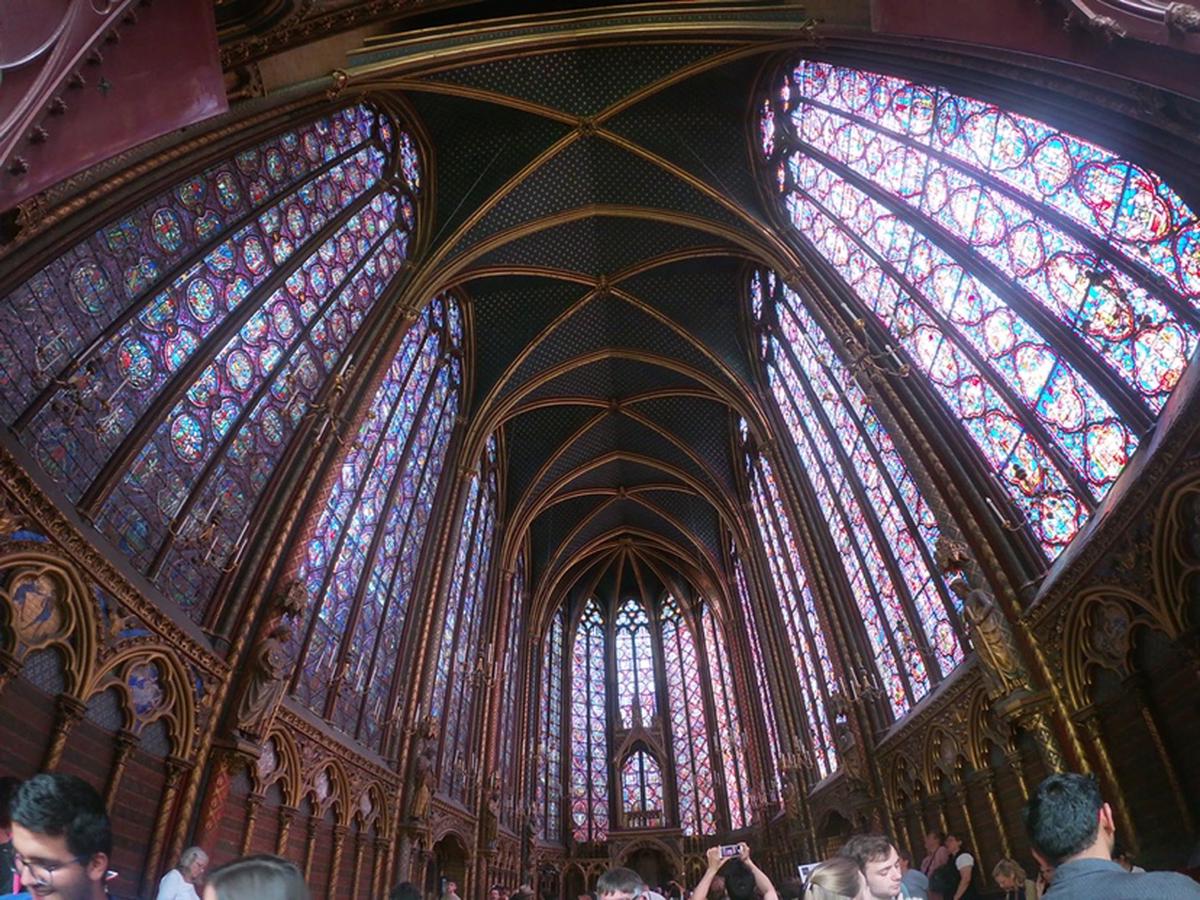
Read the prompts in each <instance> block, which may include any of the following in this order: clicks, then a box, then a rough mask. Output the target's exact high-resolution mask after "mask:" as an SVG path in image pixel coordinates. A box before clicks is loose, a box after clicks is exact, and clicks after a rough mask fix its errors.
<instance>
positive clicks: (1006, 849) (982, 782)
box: [975, 769, 1012, 859]
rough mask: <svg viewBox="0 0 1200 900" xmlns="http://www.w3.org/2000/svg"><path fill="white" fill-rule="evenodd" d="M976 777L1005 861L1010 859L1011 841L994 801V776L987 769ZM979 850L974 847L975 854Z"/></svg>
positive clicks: (996, 802) (977, 847)
mask: <svg viewBox="0 0 1200 900" xmlns="http://www.w3.org/2000/svg"><path fill="white" fill-rule="evenodd" d="M977 776H978V777H977V780H978V782H979V786H980V787H982V788H983V795H984V797H986V798H987V804H988V812H990V813H991V815H992V819H993V820H994V821H995V822H996V831H997V833H998V834H999V835H1000V850H1001V852H1003V854H1004V858H1005V859H1012V840H1011V839H1010V838H1009V836H1008V826H1007V825H1006V824H1005V823H1004V816H1002V815H1000V802H999V801H998V800H997V799H996V776H995V775H993V774H992V773H991V771H989V770H987V769H985V770H983V771H982V772H979V773H977ZM979 849H980V848H979V846H978V845H976V846H975V850H976V852H978V851H979Z"/></svg>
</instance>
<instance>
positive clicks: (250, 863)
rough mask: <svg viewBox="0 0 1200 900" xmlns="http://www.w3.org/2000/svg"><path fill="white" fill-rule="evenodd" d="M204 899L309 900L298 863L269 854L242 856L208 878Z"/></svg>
mask: <svg viewBox="0 0 1200 900" xmlns="http://www.w3.org/2000/svg"><path fill="white" fill-rule="evenodd" d="M204 900H309V897H308V888H307V887H306V886H305V884H304V875H303V874H302V873H301V872H300V870H299V869H298V868H296V864H295V863H293V862H290V861H289V860H286V859H282V858H280V857H278V856H272V855H270V854H268V853H263V854H259V855H257V856H243V857H242V858H241V859H235V860H234V861H233V862H231V863H226V864H225V865H223V866H221V867H220V868H218V869H214V870H213V873H212V874H211V875H209V877H208V884H206V885H205V886H204Z"/></svg>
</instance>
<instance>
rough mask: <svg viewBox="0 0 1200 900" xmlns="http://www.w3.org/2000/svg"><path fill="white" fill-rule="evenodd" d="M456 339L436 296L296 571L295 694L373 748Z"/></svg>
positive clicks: (358, 436)
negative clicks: (302, 607)
mask: <svg viewBox="0 0 1200 900" xmlns="http://www.w3.org/2000/svg"><path fill="white" fill-rule="evenodd" d="M461 341H462V333H461V321H460V317H459V314H458V310H457V306H456V304H455V302H454V300H453V299H452V298H450V297H448V296H440V297H437V298H435V299H434V300H433V301H432V302H431V303H429V304H428V305H427V306H426V308H425V310H424V311H423V312H422V314H421V316H420V317H419V318H418V319H417V321H416V322H415V323H414V324H413V325H412V327H411V328H410V329H409V331H408V333H407V334H406V335H405V337H404V339H403V341H402V343H401V345H400V348H399V350H398V352H397V353H396V355H395V357H394V358H393V360H392V363H391V365H390V366H389V368H388V370H387V372H386V373H385V375H384V377H383V380H382V382H381V383H380V385H379V387H378V388H377V390H376V392H375V395H374V397H373V398H372V400H371V402H370V404H369V406H368V407H367V412H366V415H365V417H364V418H363V420H362V422H361V424H360V425H359V427H358V429H357V432H356V433H355V435H354V439H353V440H352V441H349V442H348V443H347V445H346V449H345V450H344V451H343V455H342V457H341V459H340V460H339V464H338V467H337V469H336V476H335V478H334V481H333V484H332V487H331V488H330V493H329V496H328V499H327V501H326V502H325V503H324V505H323V506H322V508H321V512H320V514H319V516H317V519H316V521H315V523H314V525H313V527H312V529H311V531H310V533H309V537H308V541H307V544H306V547H305V554H304V557H303V559H302V561H301V563H300V567H299V570H298V573H297V574H298V577H299V578H300V580H301V582H302V583H303V585H304V587H305V589H306V593H307V595H308V597H309V598H310V607H309V610H308V612H307V615H306V618H305V626H304V628H303V629H301V630H297V632H296V633H295V634H294V635H293V639H292V649H293V651H294V652H295V654H296V657H297V658H298V660H299V663H300V664H299V666H298V667H297V675H296V682H295V687H294V691H295V696H296V698H297V699H298V700H300V702H302V703H304V704H305V705H306V706H308V707H309V708H310V709H311V710H313V712H315V713H317V714H318V715H322V716H328V717H329V718H330V720H331V721H332V723H333V724H334V725H335V726H336V727H338V728H340V729H342V730H343V731H345V732H346V733H348V734H351V735H355V736H358V737H359V738H360V739H362V740H364V741H365V742H367V743H368V744H369V745H371V746H377V745H378V741H379V739H380V733H379V729H380V725H381V723H382V722H384V721H386V720H387V719H389V718H391V706H390V705H389V703H394V702H395V700H394V699H392V698H393V694H394V688H393V684H392V682H393V679H394V676H395V674H396V656H397V651H398V648H399V646H400V640H401V637H402V633H403V628H404V622H405V615H406V612H407V610H408V600H409V595H410V594H411V592H412V586H413V583H414V580H415V575H416V568H417V561H418V558H419V556H420V552H421V548H422V546H423V544H424V539H425V533H426V529H427V525H428V522H429V513H430V509H431V508H432V506H433V499H434V492H435V490H436V488H437V484H438V481H439V477H440V475H441V471H442V467H443V464H444V462H445V454H446V445H447V442H448V440H449V435H450V429H451V426H452V424H453V421H454V417H455V414H456V412H457V409H458V390H459V383H460V379H461V372H460V368H459V366H460V363H459V353H458V352H457V348H458V347H459V346H460V345H461Z"/></svg>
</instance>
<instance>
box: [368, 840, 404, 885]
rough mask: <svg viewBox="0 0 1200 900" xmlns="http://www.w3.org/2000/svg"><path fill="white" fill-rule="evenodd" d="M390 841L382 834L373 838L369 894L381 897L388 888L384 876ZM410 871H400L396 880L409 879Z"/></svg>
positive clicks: (389, 852) (389, 853) (390, 845)
mask: <svg viewBox="0 0 1200 900" xmlns="http://www.w3.org/2000/svg"><path fill="white" fill-rule="evenodd" d="M391 847H392V842H391V841H389V840H388V839H387V838H385V837H383V836H382V835H380V836H378V837H376V838H375V859H374V860H373V861H372V864H371V896H373V897H382V896H383V893H384V891H386V890H387V888H388V883H387V881H386V880H385V878H386V875H385V873H386V869H387V862H388V860H389V859H390V857H391ZM410 876H411V873H409V872H405V871H401V873H400V877H399V878H397V879H396V880H397V881H405V880H411V877H410Z"/></svg>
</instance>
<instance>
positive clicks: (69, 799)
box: [11, 774, 112, 900]
mask: <svg viewBox="0 0 1200 900" xmlns="http://www.w3.org/2000/svg"><path fill="white" fill-rule="evenodd" d="M11 815H12V839H13V850H14V853H13V859H14V861H15V863H16V868H17V874H18V875H19V876H20V878H21V884H22V886H23V887H24V889H25V890H27V891H29V892H30V893H31V894H32V895H33V896H34V897H56V898H61V900H101V898H103V897H104V896H105V895H106V893H107V892H106V891H105V889H104V881H105V877H106V874H107V872H108V860H109V857H111V856H112V828H111V826H110V824H109V821H108V811H107V810H106V809H105V808H104V801H103V800H102V799H101V798H100V795H99V794H98V793H96V790H95V788H93V787H92V786H91V785H90V784H88V783H87V782H86V781H84V780H83V779H82V778H76V777H75V776H74V775H61V774H48V775H47V774H43V775H35V776H33V777H32V778H30V779H29V780H28V781H26V782H25V783H24V784H23V785H21V788H20V790H18V791H17V796H16V799H15V800H14V801H13V806H12V813H11Z"/></svg>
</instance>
